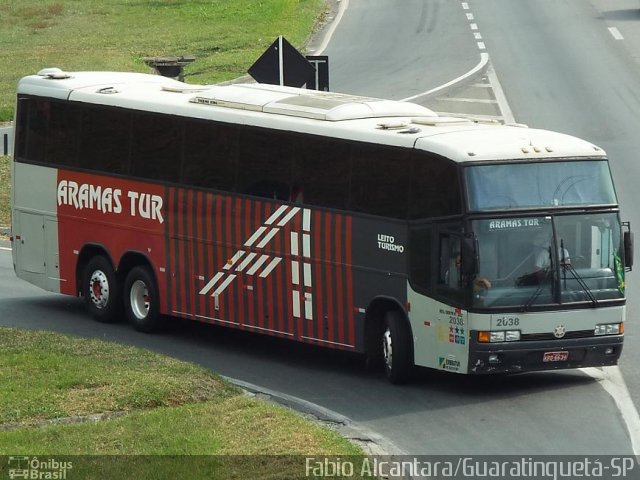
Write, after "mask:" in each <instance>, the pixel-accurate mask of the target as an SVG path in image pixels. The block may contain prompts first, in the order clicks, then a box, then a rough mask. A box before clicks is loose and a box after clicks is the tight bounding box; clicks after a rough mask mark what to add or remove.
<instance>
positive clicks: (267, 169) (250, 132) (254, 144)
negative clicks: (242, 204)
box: [238, 127, 293, 201]
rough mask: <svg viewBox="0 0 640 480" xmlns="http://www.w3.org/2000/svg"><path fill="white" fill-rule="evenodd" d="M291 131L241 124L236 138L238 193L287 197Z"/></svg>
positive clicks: (291, 150)
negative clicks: (241, 127) (242, 125)
mask: <svg viewBox="0 0 640 480" xmlns="http://www.w3.org/2000/svg"><path fill="white" fill-rule="evenodd" d="M290 135H291V134H289V133H287V132H280V131H278V130H266V129H261V128H253V127H244V128H243V129H242V130H241V131H240V137H239V140H238V192H239V193H246V194H249V195H254V196H256V197H264V198H270V199H273V200H285V201H286V200H289V198H290V195H291V176H292V174H293V156H292V154H293V148H292V141H291V136H290Z"/></svg>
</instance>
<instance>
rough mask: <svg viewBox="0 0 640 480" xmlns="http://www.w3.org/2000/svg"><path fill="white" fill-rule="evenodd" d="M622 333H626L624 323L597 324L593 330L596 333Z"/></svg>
mask: <svg viewBox="0 0 640 480" xmlns="http://www.w3.org/2000/svg"><path fill="white" fill-rule="evenodd" d="M621 333H624V324H622V323H607V324H604V325H596V328H595V330H594V331H593V334H594V335H620V334H621Z"/></svg>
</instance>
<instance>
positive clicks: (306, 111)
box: [191, 84, 437, 122]
mask: <svg viewBox="0 0 640 480" xmlns="http://www.w3.org/2000/svg"><path fill="white" fill-rule="evenodd" d="M191 102H193V103H200V104H206V105H216V106H220V107H228V108H238V109H242V110H254V111H258V112H265V113H276V114H280V115H290V116H295V117H303V118H314V119H318V120H328V121H332V122H336V121H340V120H355V119H360V118H378V117H437V114H436V113H434V112H433V111H431V110H429V109H428V108H425V107H422V106H420V105H416V104H415V103H408V102H400V101H393V100H380V99H377V98H369V97H360V96H356V95H347V94H341V93H330V92H319V91H316V90H301V89H293V88H287V87H276V86H273V85H260V84H258V85H256V84H248V85H229V86H214V87H211V88H210V89H208V90H207V91H204V92H201V93H200V94H199V95H197V96H195V97H193V98H192V99H191Z"/></svg>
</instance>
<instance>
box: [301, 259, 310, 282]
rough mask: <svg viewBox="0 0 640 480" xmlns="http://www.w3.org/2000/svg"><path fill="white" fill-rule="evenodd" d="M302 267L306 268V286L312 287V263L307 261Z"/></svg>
mask: <svg viewBox="0 0 640 480" xmlns="http://www.w3.org/2000/svg"><path fill="white" fill-rule="evenodd" d="M302 268H303V269H304V286H305V287H310V286H311V264H310V263H305V264H303V265H302Z"/></svg>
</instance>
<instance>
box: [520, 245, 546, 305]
mask: <svg viewBox="0 0 640 480" xmlns="http://www.w3.org/2000/svg"><path fill="white" fill-rule="evenodd" d="M549 259H550V260H551V264H552V265H553V257H552V256H551V247H549ZM552 271H553V270H552V269H551V268H545V269H543V271H538V272H534V273H533V274H531V275H538V274H540V275H539V278H538V281H539V283H538V288H536V291H535V292H533V295H531V296H530V297H529V299H528V300H527V301H526V302H525V304H524V305H523V307H522V311H523V312H527V311H529V309H530V308H531V306H532V305H533V302H535V301H536V298H538V296H539V295H540V293H541V292H542V289H543V288H544V286H545V285H547V283H546V280H547V279H548V278H549V277H550V276H551V275H552ZM550 283H551V285H553V282H550Z"/></svg>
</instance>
